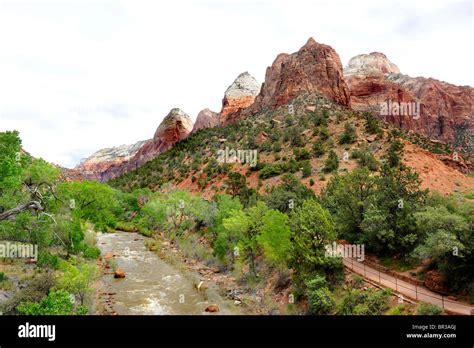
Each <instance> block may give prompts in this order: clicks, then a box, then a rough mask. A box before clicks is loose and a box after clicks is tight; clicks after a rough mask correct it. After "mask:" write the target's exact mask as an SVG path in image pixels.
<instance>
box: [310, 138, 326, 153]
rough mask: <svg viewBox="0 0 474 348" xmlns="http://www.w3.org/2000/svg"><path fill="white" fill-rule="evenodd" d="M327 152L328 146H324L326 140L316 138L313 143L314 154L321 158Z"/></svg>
mask: <svg viewBox="0 0 474 348" xmlns="http://www.w3.org/2000/svg"><path fill="white" fill-rule="evenodd" d="M325 153H326V148H325V146H324V141H322V140H321V139H318V140H316V141H315V142H314V144H313V154H314V155H315V156H316V157H318V158H319V157H321V156H322V155H324V154H325Z"/></svg>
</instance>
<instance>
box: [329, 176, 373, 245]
mask: <svg viewBox="0 0 474 348" xmlns="http://www.w3.org/2000/svg"><path fill="white" fill-rule="evenodd" d="M375 185H376V180H375V178H374V177H373V176H371V175H370V173H369V171H368V170H367V169H366V168H360V169H355V170H354V171H352V172H350V173H347V174H344V175H336V176H334V177H332V178H331V180H330V181H329V183H328V185H327V186H326V188H325V189H324V190H323V192H322V194H321V197H322V201H323V204H324V206H325V207H326V208H328V209H329V211H330V212H331V214H332V216H333V218H334V221H335V223H336V228H337V230H338V231H339V233H340V235H341V236H342V237H344V238H346V239H347V240H349V241H352V242H361V241H363V236H362V233H363V232H362V222H363V220H364V217H365V212H366V211H367V209H368V206H369V204H370V203H371V200H370V198H371V197H372V196H373V194H374V192H375V189H376V187H375Z"/></svg>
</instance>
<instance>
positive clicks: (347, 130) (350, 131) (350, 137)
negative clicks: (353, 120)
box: [339, 123, 357, 144]
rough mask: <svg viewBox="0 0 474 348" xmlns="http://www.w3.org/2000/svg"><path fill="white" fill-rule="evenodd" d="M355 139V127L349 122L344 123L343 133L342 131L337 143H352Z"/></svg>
mask: <svg viewBox="0 0 474 348" xmlns="http://www.w3.org/2000/svg"><path fill="white" fill-rule="evenodd" d="M356 139H357V134H356V130H355V127H354V126H353V125H352V124H350V123H346V124H345V125H344V133H342V135H341V137H340V138H339V144H352V143H353V142H355V141H356Z"/></svg>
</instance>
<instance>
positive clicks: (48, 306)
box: [16, 290, 87, 315]
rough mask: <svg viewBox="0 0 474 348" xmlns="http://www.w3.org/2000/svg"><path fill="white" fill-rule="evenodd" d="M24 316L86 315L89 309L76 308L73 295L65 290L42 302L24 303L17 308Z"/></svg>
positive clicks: (56, 292) (51, 295)
mask: <svg viewBox="0 0 474 348" xmlns="http://www.w3.org/2000/svg"><path fill="white" fill-rule="evenodd" d="M16 309H17V311H18V313H19V314H22V315H84V314H87V308H86V307H84V306H78V307H77V308H74V304H73V301H72V300H71V294H69V293H68V292H67V291H64V290H56V291H51V292H50V293H49V294H48V296H47V297H45V298H44V299H43V300H41V302H39V303H35V302H24V303H21V304H20V305H19V306H18V307H17V308H16Z"/></svg>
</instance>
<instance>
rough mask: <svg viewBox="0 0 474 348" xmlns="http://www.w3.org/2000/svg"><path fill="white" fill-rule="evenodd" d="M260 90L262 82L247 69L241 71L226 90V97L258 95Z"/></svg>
mask: <svg viewBox="0 0 474 348" xmlns="http://www.w3.org/2000/svg"><path fill="white" fill-rule="evenodd" d="M258 92H260V84H259V83H258V82H257V80H256V79H255V78H254V77H253V76H252V75H250V74H249V73H248V72H247V71H246V72H243V73H241V74H240V75H239V76H237V78H236V79H235V80H234V82H233V83H232V84H231V85H230V86H229V87H228V88H227V90H226V91H225V96H226V97H231V98H240V97H245V96H254V97H256V96H257V95H258Z"/></svg>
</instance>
